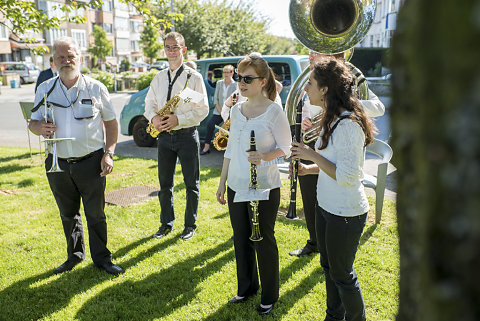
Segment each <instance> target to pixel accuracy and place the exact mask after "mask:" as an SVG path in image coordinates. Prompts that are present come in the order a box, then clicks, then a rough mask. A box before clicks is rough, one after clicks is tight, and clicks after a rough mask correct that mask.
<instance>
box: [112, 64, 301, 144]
mask: <svg viewBox="0 0 480 321" xmlns="http://www.w3.org/2000/svg"><path fill="white" fill-rule="evenodd" d="M263 57H264V58H265V60H267V62H268V64H269V65H270V67H271V68H272V69H273V72H274V74H275V77H276V79H277V80H278V81H280V82H281V83H282V85H283V89H282V92H281V93H280V97H281V99H282V104H283V105H285V102H286V100H287V96H288V93H289V92H290V89H291V87H292V85H293V83H294V81H295V79H297V77H298V76H299V75H300V74H301V72H302V71H303V70H304V69H305V68H307V67H308V56H305V55H302V56H299V55H286V56H280V55H277V56H263ZM241 58H243V57H223V58H209V59H200V60H197V61H195V62H196V63H197V71H198V72H199V73H200V74H201V75H202V77H203V78H204V79H205V84H206V86H208V87H210V86H209V85H208V83H207V81H206V79H207V75H208V72H209V71H213V80H214V81H215V80H219V79H222V75H223V74H222V72H223V67H224V66H225V65H233V66H234V67H236V65H237V63H238V61H239V60H240V59H241ZM149 88H150V87H149ZM149 88H146V89H144V90H141V91H139V92H137V93H136V94H133V95H132V97H131V98H130V100H129V101H128V102H127V103H126V104H125V106H124V107H123V110H122V112H121V114H120V131H121V133H122V134H123V135H133V139H134V141H135V144H137V145H138V146H141V147H149V146H152V145H153V144H154V143H155V139H154V138H152V137H151V136H150V135H149V134H147V133H146V131H145V129H146V127H147V124H148V120H147V119H146V118H145V117H144V116H143V113H144V112H145V96H146V95H147V91H148V89H149ZM207 92H208V95H209V97H208V98H209V99H208V101H209V105H210V106H209V107H210V111H209V115H208V116H207V117H206V118H205V119H204V120H203V121H202V122H201V123H200V126H199V127H198V131H199V135H200V140H201V141H202V142H203V141H204V140H205V135H206V127H207V122H208V119H209V118H210V115H211V114H212V113H213V109H214V108H215V105H214V104H213V95H214V93H215V90H212V88H211V87H210V88H207Z"/></svg>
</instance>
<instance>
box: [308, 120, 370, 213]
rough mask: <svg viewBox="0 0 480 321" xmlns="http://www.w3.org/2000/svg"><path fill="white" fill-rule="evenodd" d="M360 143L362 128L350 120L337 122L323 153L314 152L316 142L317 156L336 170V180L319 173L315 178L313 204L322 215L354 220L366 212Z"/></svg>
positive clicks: (363, 152)
mask: <svg viewBox="0 0 480 321" xmlns="http://www.w3.org/2000/svg"><path fill="white" fill-rule="evenodd" d="M344 114H346V113H344ZM342 115H343V114H342ZM364 143H365V134H364V133H363V130H362V128H361V127H360V125H359V124H358V123H356V122H354V121H352V120H351V119H343V120H341V121H340V122H339V124H338V126H337V127H336V128H335V130H334V131H333V134H332V136H331V137H330V141H329V142H328V145H327V147H326V148H325V149H322V150H318V148H319V147H320V144H321V140H320V138H319V139H318V140H317V143H316V144H315V148H316V149H317V152H318V153H319V154H320V155H322V156H323V157H325V158H326V159H328V160H329V161H331V162H332V163H334V164H335V165H336V167H337V169H336V177H337V180H334V179H333V178H331V177H330V176H328V175H327V174H325V172H323V171H322V170H320V172H319V175H318V181H317V201H318V205H319V206H320V207H321V208H323V209H324V210H325V211H327V212H330V213H332V214H335V215H339V216H357V215H361V214H364V213H366V212H368V210H369V205H368V200H367V196H366V195H365V189H364V187H363V185H362V179H363V164H364V162H365V148H364Z"/></svg>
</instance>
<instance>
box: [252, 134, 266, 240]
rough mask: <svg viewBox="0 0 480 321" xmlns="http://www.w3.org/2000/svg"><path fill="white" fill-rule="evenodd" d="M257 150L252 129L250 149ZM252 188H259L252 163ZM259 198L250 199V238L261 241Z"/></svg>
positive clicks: (255, 169)
mask: <svg viewBox="0 0 480 321" xmlns="http://www.w3.org/2000/svg"><path fill="white" fill-rule="evenodd" d="M256 150H257V144H256V143H255V132H254V131H253V130H252V131H251V132H250V151H252V152H254V151H256ZM249 188H250V189H253V190H256V189H257V188H258V183H257V165H255V164H252V163H250V185H249ZM258 202H259V201H258V200H255V201H250V206H251V209H252V235H251V236H250V240H251V241H254V242H258V241H261V240H262V239H263V237H262V235H260V223H259V222H258V214H259V213H258Z"/></svg>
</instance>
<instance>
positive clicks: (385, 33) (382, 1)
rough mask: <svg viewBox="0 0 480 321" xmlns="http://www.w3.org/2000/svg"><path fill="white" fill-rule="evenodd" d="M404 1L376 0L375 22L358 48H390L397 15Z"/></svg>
mask: <svg viewBox="0 0 480 321" xmlns="http://www.w3.org/2000/svg"><path fill="white" fill-rule="evenodd" d="M404 2H405V0H377V11H376V13H375V20H374V21H373V24H372V26H371V28H370V30H369V31H368V33H367V35H366V36H365V38H364V39H363V41H362V42H361V43H360V44H358V47H365V48H390V43H391V40H392V36H393V33H394V31H395V28H396V21H397V13H398V9H399V8H400V6H402V5H403V3H404Z"/></svg>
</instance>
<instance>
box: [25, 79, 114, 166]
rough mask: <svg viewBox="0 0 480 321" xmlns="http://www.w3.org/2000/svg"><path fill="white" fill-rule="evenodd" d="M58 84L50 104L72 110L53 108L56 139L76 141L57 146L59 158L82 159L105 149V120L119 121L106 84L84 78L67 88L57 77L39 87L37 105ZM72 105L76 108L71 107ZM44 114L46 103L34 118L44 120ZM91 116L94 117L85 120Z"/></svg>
mask: <svg viewBox="0 0 480 321" xmlns="http://www.w3.org/2000/svg"><path fill="white" fill-rule="evenodd" d="M57 79H58V80H57ZM54 83H55V88H54V89H53V91H52V92H51V93H50V95H49V96H48V98H47V102H52V103H55V104H58V105H62V106H65V107H68V108H62V107H57V106H54V107H53V108H52V109H51V111H53V115H54V120H55V125H56V126H57V130H56V132H55V136H56V138H75V139H74V140H64V141H58V142H57V143H56V148H57V154H58V157H60V158H70V157H81V156H85V155H87V154H90V153H91V152H94V151H96V150H98V149H101V148H104V146H105V143H104V133H103V122H102V121H110V120H114V119H115V118H116V115H115V111H114V109H113V106H112V102H111V100H110V96H109V94H108V90H107V88H106V87H105V85H104V84H102V83H101V82H99V81H97V80H95V79H93V78H90V77H88V76H84V75H81V76H80V77H78V80H77V82H76V83H75V85H73V86H72V87H71V88H70V89H67V88H66V87H65V86H64V85H63V83H62V81H61V80H60V78H58V77H54V78H51V79H48V80H46V81H44V82H43V83H41V84H40V85H39V86H38V89H37V93H36V94H35V103H34V105H35V106H36V105H37V104H38V103H39V102H40V101H41V100H42V99H43V96H44V94H45V93H48V91H49V90H50V88H52V86H53V85H54ZM70 104H72V107H73V108H72V107H70ZM51 111H50V112H49V116H50V115H51ZM44 115H45V108H44V106H43V104H42V105H41V106H40V108H39V109H38V110H36V111H35V112H34V113H32V119H33V120H43V119H44ZM90 116H93V117H91V118H85V117H90ZM50 118H51V117H50ZM80 118H85V119H80Z"/></svg>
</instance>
